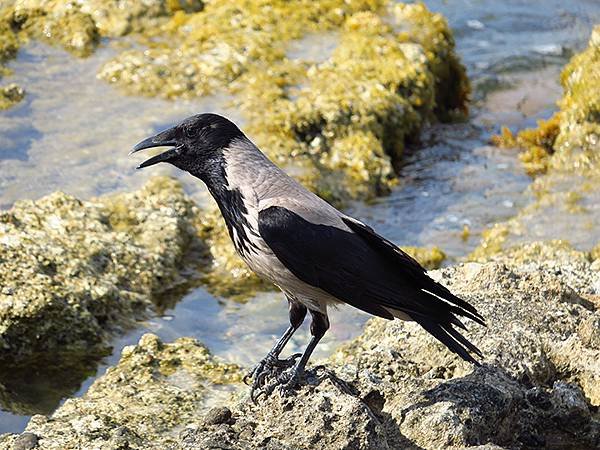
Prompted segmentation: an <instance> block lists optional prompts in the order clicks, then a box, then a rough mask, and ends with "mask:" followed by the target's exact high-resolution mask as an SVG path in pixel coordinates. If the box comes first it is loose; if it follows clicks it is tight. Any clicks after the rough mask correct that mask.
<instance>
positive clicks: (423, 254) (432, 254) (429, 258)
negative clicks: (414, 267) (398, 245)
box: [402, 247, 446, 270]
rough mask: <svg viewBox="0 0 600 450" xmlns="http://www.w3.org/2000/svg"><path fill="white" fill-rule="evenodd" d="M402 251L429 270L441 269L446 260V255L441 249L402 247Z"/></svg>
mask: <svg viewBox="0 0 600 450" xmlns="http://www.w3.org/2000/svg"><path fill="white" fill-rule="evenodd" d="M402 250H404V251H405V252H406V253H408V254H409V255H410V256H412V257H413V258H414V259H416V260H417V261H418V262H419V264H421V265H422V266H423V267H425V268H426V269H427V270H433V269H439V268H440V267H441V266H442V263H443V262H444V260H445V259H446V254H445V253H444V252H443V251H442V249H440V248H439V247H402Z"/></svg>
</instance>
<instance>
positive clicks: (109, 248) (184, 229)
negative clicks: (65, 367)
mask: <svg viewBox="0 0 600 450" xmlns="http://www.w3.org/2000/svg"><path fill="white" fill-rule="evenodd" d="M197 213H198V212H197V209H196V207H195V206H194V204H193V203H192V201H191V200H190V199H189V198H188V197H186V195H185V194H184V193H183V190H182V188H181V186H180V185H179V183H178V182H176V181H174V180H172V179H167V178H156V179H153V180H152V181H150V182H148V184H147V185H146V186H144V187H143V188H142V189H140V190H139V191H137V192H134V193H127V194H118V195H113V196H108V197H102V198H98V199H95V200H92V201H80V200H78V199H76V198H74V197H72V196H69V195H66V194H63V193H54V194H51V195H49V196H47V197H44V198H42V199H40V200H36V201H20V202H17V203H16V204H15V205H14V206H13V207H12V208H11V209H10V210H8V211H2V212H0V286H2V288H1V290H0V359H1V360H18V359H22V358H23V357H24V356H27V355H31V354H32V353H36V352H47V351H51V350H73V349H78V348H80V349H81V348H86V347H87V346H89V345H94V344H103V343H104V340H105V338H106V336H107V333H108V332H110V331H116V330H119V329H121V328H122V327H124V326H127V324H129V323H130V322H131V320H132V319H133V318H134V316H135V315H136V313H138V314H139V313H140V312H143V311H144V310H145V309H146V308H147V307H148V306H149V305H150V304H151V296H152V295H156V294H158V293H160V292H161V291H163V290H165V289H168V288H169V287H170V286H173V285H174V284H176V283H179V282H180V281H181V278H180V276H179V269H180V268H181V266H182V265H183V263H184V257H185V256H186V254H189V252H190V251H194V250H197V251H198V252H202V251H203V249H202V246H201V243H200V241H199V239H198V237H197V228H196V222H197Z"/></svg>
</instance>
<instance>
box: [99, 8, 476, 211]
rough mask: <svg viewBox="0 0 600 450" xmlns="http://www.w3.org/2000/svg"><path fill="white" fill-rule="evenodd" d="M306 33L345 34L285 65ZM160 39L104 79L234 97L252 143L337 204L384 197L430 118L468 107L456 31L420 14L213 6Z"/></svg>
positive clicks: (177, 21) (179, 18) (167, 91)
mask: <svg viewBox="0 0 600 450" xmlns="http://www.w3.org/2000/svg"><path fill="white" fill-rule="evenodd" d="M385 6H389V7H390V9H391V10H393V14H392V15H391V16H386V17H383V16H384V15H385V14H384V11H385V10H386V9H385ZM388 19H389V20H394V21H395V24H389V23H388ZM394 25H397V26H398V27H401V28H402V32H400V33H398V32H396V31H395V29H394ZM309 32H322V33H325V32H329V33H331V32H336V33H339V43H338V45H337V46H336V48H335V49H334V50H333V53H332V54H331V56H329V57H328V58H326V59H325V60H324V61H322V62H319V63H315V62H314V61H301V60H296V59H292V58H288V57H287V56H286V48H287V47H288V46H289V45H290V42H291V41H293V40H297V39H301V38H303V36H304V35H305V34H306V33H309ZM174 36H175V38H174ZM155 39H158V40H160V41H161V45H152V46H151V47H150V48H147V49H133V50H126V51H125V52H123V53H122V54H120V55H119V56H117V57H116V58H115V59H114V60H112V61H109V62H108V63H106V64H105V65H104V67H103V68H102V69H101V71H100V73H99V77H101V78H103V79H105V80H107V81H109V82H111V83H116V84H118V85H120V86H123V87H125V88H126V89H127V91H129V92H133V93H136V94H143V95H150V96H162V97H168V98H173V97H182V96H183V97H192V96H202V95H206V94H207V93H211V92H214V91H218V90H223V89H227V90H229V91H230V92H231V93H232V94H234V95H235V102H236V104H237V106H238V107H239V108H240V110H241V111H243V112H244V115H245V116H246V118H247V119H248V123H247V125H246V126H245V127H244V128H245V130H246V131H248V133H249V134H250V135H251V136H252V138H253V139H255V140H256V141H257V143H258V144H259V145H260V146H261V147H262V148H264V149H265V151H267V152H268V153H269V156H271V157H272V158H273V159H274V160H275V161H276V162H278V163H279V164H281V165H284V166H288V165H289V166H293V167H291V168H292V169H293V171H294V175H295V176H296V177H298V178H299V179H301V181H303V182H304V183H305V184H306V185H308V186H309V187H310V188H311V189H313V190H314V191H316V192H318V193H319V194H321V195H322V196H324V197H325V198H327V199H328V200H331V201H337V202H341V201H345V200H349V199H351V198H372V197H374V196H375V195H377V194H380V193H383V192H387V191H389V189H390V187H391V186H392V185H393V184H394V183H395V180H396V176H395V169H394V167H395V166H397V165H398V162H399V160H400V158H401V156H402V152H403V149H404V146H405V142H406V141H407V140H409V139H411V138H413V137H415V136H417V134H418V132H419V130H420V128H421V126H422V125H423V124H424V123H425V122H426V121H428V120H429V119H431V118H438V119H442V120H445V119H448V118H449V117H451V116H453V115H455V114H456V113H457V112H459V111H462V110H465V108H466V106H465V105H466V97H467V94H468V91H469V84H468V80H467V78H466V75H465V69H464V67H463V66H462V65H461V63H460V62H459V60H458V58H457V56H456V54H455V52H454V40H453V38H452V33H451V31H450V29H449V27H448V25H447V23H446V21H445V19H444V18H443V17H442V16H441V15H439V14H433V13H431V12H430V11H429V10H427V9H426V8H425V7H424V6H423V5H394V6H392V5H388V2H387V1H386V0H376V1H372V2H371V1H363V0H351V1H344V0H326V1H321V2H304V1H294V2H288V1H280V0H273V1H270V2H267V3H265V2H263V1H260V0H251V1H247V2H245V3H244V4H243V5H237V4H233V3H228V2H207V4H206V7H205V8H204V9H203V10H202V11H199V12H196V13H193V14H176V15H175V16H173V18H172V19H171V20H170V21H169V23H168V24H167V25H165V27H164V28H163V29H162V30H161V33H159V34H158V36H156V38H155ZM374 49H377V51H374ZM299 85H300V86H302V87H301V88H298V86H299ZM292 91H293V95H290V92H292Z"/></svg>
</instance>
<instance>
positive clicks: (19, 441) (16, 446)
mask: <svg viewBox="0 0 600 450" xmlns="http://www.w3.org/2000/svg"><path fill="white" fill-rule="evenodd" d="M37 444H38V437H37V436H36V435H35V434H33V433H23V434H21V435H20V436H19V437H18V438H16V439H15V442H14V443H13V445H12V450H30V449H32V448H35V447H36V446H37Z"/></svg>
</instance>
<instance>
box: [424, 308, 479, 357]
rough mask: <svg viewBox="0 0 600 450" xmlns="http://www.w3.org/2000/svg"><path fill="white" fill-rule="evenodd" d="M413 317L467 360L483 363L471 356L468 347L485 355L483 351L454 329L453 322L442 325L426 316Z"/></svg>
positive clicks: (476, 352) (451, 349)
mask: <svg viewBox="0 0 600 450" xmlns="http://www.w3.org/2000/svg"><path fill="white" fill-rule="evenodd" d="M413 319H414V320H415V321H416V322H417V323H418V324H419V325H421V326H422V327H423V328H424V329H425V330H426V331H427V332H429V333H430V334H431V335H432V336H433V337H435V338H436V339H437V340H438V341H440V342H441V343H442V344H444V345H445V346H446V347H448V349H449V350H450V351H452V352H454V353H456V354H457V355H458V356H460V357H461V358H462V359H464V360H465V361H468V362H470V363H472V364H475V365H476V366H480V365H481V364H480V363H479V361H477V360H476V359H475V358H473V357H472V356H471V354H470V353H469V352H468V351H467V349H469V350H471V351H472V352H473V353H475V354H477V355H478V356H480V357H482V356H483V355H482V353H481V351H480V350H479V349H478V348H477V347H475V346H474V345H473V344H471V343H470V342H469V341H468V340H467V339H466V338H465V337H464V336H462V335H461V334H460V333H459V332H458V331H456V330H455V329H453V328H452V325H451V324H447V325H442V324H439V323H435V322H432V321H431V320H429V319H426V318H424V317H413ZM461 344H462V345H461ZM463 346H464V347H463ZM465 347H466V348H465Z"/></svg>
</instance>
